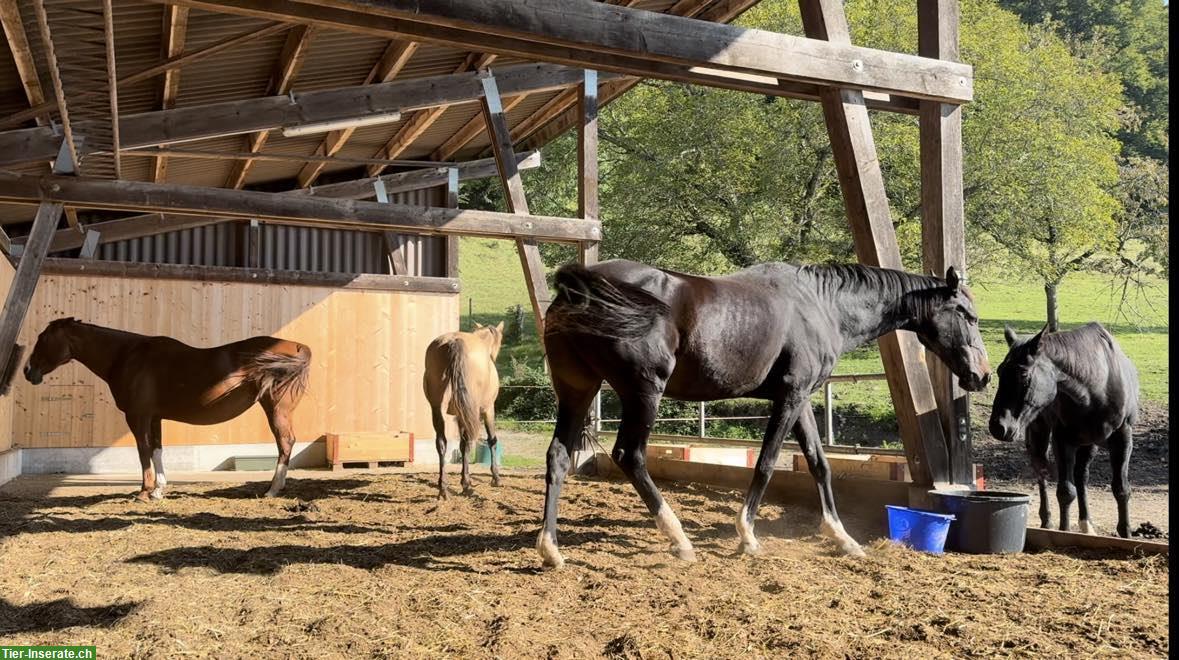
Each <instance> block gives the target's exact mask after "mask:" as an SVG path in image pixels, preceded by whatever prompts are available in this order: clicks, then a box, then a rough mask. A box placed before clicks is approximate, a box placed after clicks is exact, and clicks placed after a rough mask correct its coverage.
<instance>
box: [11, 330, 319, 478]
mask: <svg viewBox="0 0 1179 660" xmlns="http://www.w3.org/2000/svg"><path fill="white" fill-rule="evenodd" d="M70 360H77V361H78V362H81V363H82V364H84V365H86V368H87V369H89V370H90V371H92V372H94V375H96V376H98V377H99V378H101V379H103V380H104V381H106V384H107V385H108V386H109V387H110V389H111V395H112V396H113V397H114V399H115V405H117V406H118V407H119V410H121V411H123V413H124V414H125V415H126V416H127V426H129V427H130V428H131V433H132V434H134V435H135V446H136V448H137V449H138V450H139V464H140V466H141V467H142V468H143V488H142V489H141V490H140V491H139V493H138V494H137V495H136V497H137V498H138V499H140V500H142V501H147V500H148V498H149V497H150V498H151V499H161V498H163V496H164V485H165V483H166V479H165V477H164V464H163V449H162V446H163V437H162V435H161V433H160V425H161V420H164V419H171V420H175V421H178V422H184V423H185V424H200V425H206V424H219V423H221V422H224V421H228V420H230V419H233V418H234V417H237V416H238V415H240V414H242V413H243V412H245V411H246V409H248V408H249V407H250V406H252V405H254V404H255V403H261V404H262V409H263V410H265V411H266V419H267V420H269V422H270V430H271V432H272V433H274V441H275V442H276V443H277V444H278V465H277V466H276V467H275V469H274V480H273V481H272V482H271V484H270V490H268V491H267V493H266V495H267V496H268V497H273V496H275V495H277V494H278V493H279V492H280V491H282V489H283V486H284V485H285V483H286V475H287V464H288V463H289V462H290V458H291V448H292V447H294V445H295V434H294V432H293V431H292V429H291V416H292V414H293V412H294V410H295V406H296V405H298V403H299V400H300V399H301V398H303V392H304V390H306V388H307V376H308V370H309V368H310V366H311V349H309V348H307V347H306V346H304V345H303V344H299V343H296V342H293V341H286V340H284V339H277V338H275V337H251V338H250V339H245V340H242V341H237V342H233V343H232V344H225V345H224V346H217V347H215V348H194V347H192V346H189V345H187V344H183V343H181V342H178V341H176V340H175V339H172V338H170V337H147V336H144V335H137V334H135V333H133V332H124V331H122V330H114V329H112V328H103V327H100V326H97V325H91V324H89V323H82V322H81V321H78V320H77V319H72V318H63V319H57V320H56V321H53V322H52V323H50V324H49V325H48V326H47V327H46V328H45V330H44V331H43V332H41V335H40V336H39V337H37V345H36V346H35V347H34V348H33V354H32V355H31V356H29V362H28V364H27V365H25V378H27V379H28V381H29V382H30V383H32V384H34V385H38V384H40V383H41V379H42V378H43V377H44V376H45V375H46V374H48V373H50V372H51V371H53V370H54V369H56V368H58V367H60V366H61V365H63V364H65V363H67V362H69V361H70ZM153 462H154V463H155V472H154V474H153V472H152V469H151V467H152V463H153Z"/></svg>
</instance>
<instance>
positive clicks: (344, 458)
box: [324, 431, 413, 471]
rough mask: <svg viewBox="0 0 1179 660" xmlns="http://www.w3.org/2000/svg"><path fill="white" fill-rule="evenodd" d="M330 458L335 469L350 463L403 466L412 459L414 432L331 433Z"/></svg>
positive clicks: (371, 465) (369, 465)
mask: <svg viewBox="0 0 1179 660" xmlns="http://www.w3.org/2000/svg"><path fill="white" fill-rule="evenodd" d="M324 437H325V439H326V441H327V462H328V465H330V466H331V468H332V470H333V471H337V470H343V469H344V468H345V467H346V466H348V467H367V468H376V467H401V466H403V465H405V464H406V463H412V462H413V433H409V432H407V431H398V432H396V433H393V432H389V433H380V432H377V433H328V434H327V435H326V436H324Z"/></svg>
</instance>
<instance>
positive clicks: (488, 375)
mask: <svg viewBox="0 0 1179 660" xmlns="http://www.w3.org/2000/svg"><path fill="white" fill-rule="evenodd" d="M503 331H504V324H503V321H500V323H499V324H498V325H496V326H495V327H490V326H484V325H480V324H478V323H476V324H475V331H474V332H448V333H446V334H444V335H441V336H440V337H437V338H436V339H434V341H432V342H430V345H429V346H428V347H427V348H426V372H425V376H424V377H423V378H422V381H423V382H422V387H423V389H425V391H426V400H427V401H429V402H430V411H431V412H432V413H433V421H434V433H435V437H434V443H435V446H436V447H437V448H438V499H440V500H444V499H446V498H447V497H448V496H449V495H448V493H447V491H446V456H445V454H446V422H445V420H444V419H443V417H442V410H443V406H445V407H446V412H447V414H450V415H454V416H455V418H456V419H457V421H458V427H459V439H460V449H459V450H460V452H461V453H462V455H463V478H462V484H463V494H464V495H470V494H471V468H470V454H471V447H472V446H473V445H474V444H475V440H477V439H478V438H479V424H480V421H482V423H483V426H484V427H485V428H486V429H487V447H488V449H490V450H491V483H492V485H495V486H498V485H499V463H498V462H497V459H496V457H495V445H496V443H497V442H498V438H496V436H495V397H497V396H498V395H499V374H498V373H497V372H496V370H495V358H496V357H497V356H499V348H500V344H501V343H503V336H504V334H503Z"/></svg>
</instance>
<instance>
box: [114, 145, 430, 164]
mask: <svg viewBox="0 0 1179 660" xmlns="http://www.w3.org/2000/svg"><path fill="white" fill-rule="evenodd" d="M128 154H130V155H132V156H135V157H139V158H148V157H155V156H156V155H163V156H175V157H178V158H195V159H197V160H236V159H240V158H252V159H254V160H258V161H277V162H285V163H305V162H307V161H308V160H313V161H322V162H325V163H346V164H349V165H385V166H388V167H430V166H433V167H441V166H442V165H443V163H439V162H437V161H428V160H380V159H377V158H346V157H341V156H334V157H331V158H325V157H322V156H297V155H294V154H274V153H266V152H263V151H258V152H253V153H251V152H249V151H205V150H202V149H183V148H181V149H167V148H164V149H132V150H127V151H123V152H121V155H123V156H126V155H128Z"/></svg>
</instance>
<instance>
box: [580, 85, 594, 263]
mask: <svg viewBox="0 0 1179 660" xmlns="http://www.w3.org/2000/svg"><path fill="white" fill-rule="evenodd" d="M578 89H579V90H580V92H581V94H580V100H579V101H578V104H577V107H578V114H580V115H581V121H579V122H578V123H577V215H578V217H580V218H582V219H584V220H598V219H599V217H598V216H599V208H598V72H597V71H593V70H591V69H587V70H586V72H585V82H583V83H582V84H581V86H580V87H579V88H578ZM578 257H579V260H580V261H581V265H583V266H588V265H590V264H595V263H597V262H598V243H597V242H596V241H595V242H592V243H588V242H587V243H582V244H581V247H580V249H579V250H578Z"/></svg>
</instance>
